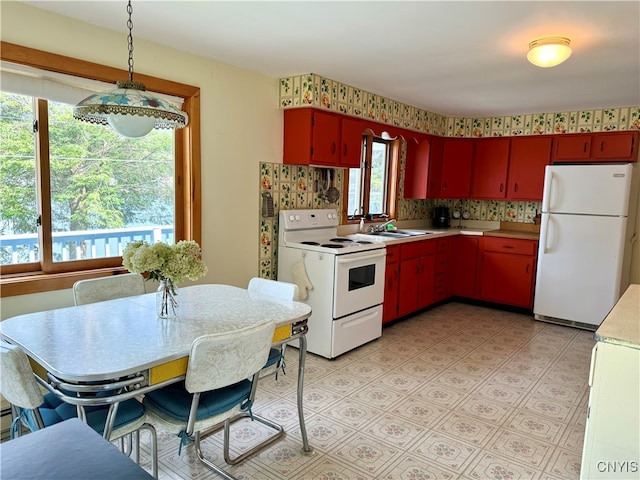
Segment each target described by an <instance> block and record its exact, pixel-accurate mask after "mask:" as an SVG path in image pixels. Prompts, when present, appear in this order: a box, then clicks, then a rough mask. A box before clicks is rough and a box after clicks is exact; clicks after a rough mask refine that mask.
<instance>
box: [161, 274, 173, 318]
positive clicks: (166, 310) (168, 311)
mask: <svg viewBox="0 0 640 480" xmlns="http://www.w3.org/2000/svg"><path fill="white" fill-rule="evenodd" d="M177 297H178V287H177V286H176V284H175V283H173V281H171V280H169V279H168V278H163V279H161V280H160V285H158V290H156V312H157V313H158V317H159V318H175V317H177V316H178V298H177Z"/></svg>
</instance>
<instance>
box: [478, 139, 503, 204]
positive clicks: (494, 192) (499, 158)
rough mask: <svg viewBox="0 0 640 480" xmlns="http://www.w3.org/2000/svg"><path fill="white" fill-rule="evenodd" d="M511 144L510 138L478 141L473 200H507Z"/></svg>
mask: <svg viewBox="0 0 640 480" xmlns="http://www.w3.org/2000/svg"><path fill="white" fill-rule="evenodd" d="M510 143H511V141H510V139H509V138H482V139H479V140H476V150H475V156H474V161H473V186H472V190H471V196H472V197H473V198H479V199H484V198H498V199H500V198H505V195H506V193H507V166H508V164H509V145H510Z"/></svg>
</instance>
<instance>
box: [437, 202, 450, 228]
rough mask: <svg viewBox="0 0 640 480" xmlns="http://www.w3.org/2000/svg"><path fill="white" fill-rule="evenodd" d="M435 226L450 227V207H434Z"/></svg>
mask: <svg viewBox="0 0 640 480" xmlns="http://www.w3.org/2000/svg"><path fill="white" fill-rule="evenodd" d="M433 226H434V227H435V228H449V226H450V217H449V207H435V208H434V209H433Z"/></svg>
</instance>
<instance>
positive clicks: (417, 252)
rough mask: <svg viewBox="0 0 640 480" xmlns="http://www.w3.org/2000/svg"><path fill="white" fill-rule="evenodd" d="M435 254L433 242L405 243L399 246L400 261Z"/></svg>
mask: <svg viewBox="0 0 640 480" xmlns="http://www.w3.org/2000/svg"><path fill="white" fill-rule="evenodd" d="M435 253H436V242H435V240H422V241H418V242H411V243H405V244H403V245H400V259H401V260H406V259H408V258H416V257H422V256H424V255H433V254H435Z"/></svg>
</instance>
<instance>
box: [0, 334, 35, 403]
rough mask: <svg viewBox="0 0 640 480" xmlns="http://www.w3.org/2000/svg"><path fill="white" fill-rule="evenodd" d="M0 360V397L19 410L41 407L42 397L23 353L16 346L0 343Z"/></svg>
mask: <svg viewBox="0 0 640 480" xmlns="http://www.w3.org/2000/svg"><path fill="white" fill-rule="evenodd" d="M0 359H1V360H2V362H1V363H0V364H1V366H2V367H1V368H2V376H1V377H0V393H2V396H3V397H4V398H6V399H7V401H8V402H9V403H11V404H12V405H15V406H17V407H20V408H27V409H35V408H38V407H39V406H40V405H42V402H43V401H44V397H43V395H42V391H41V390H40V387H39V386H38V382H37V381H36V379H35V378H34V376H33V369H32V368H31V364H30V363H29V359H28V358H27V355H26V354H25V353H24V351H22V349H21V348H20V347H18V346H16V345H11V344H9V343H6V342H1V345H0Z"/></svg>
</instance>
